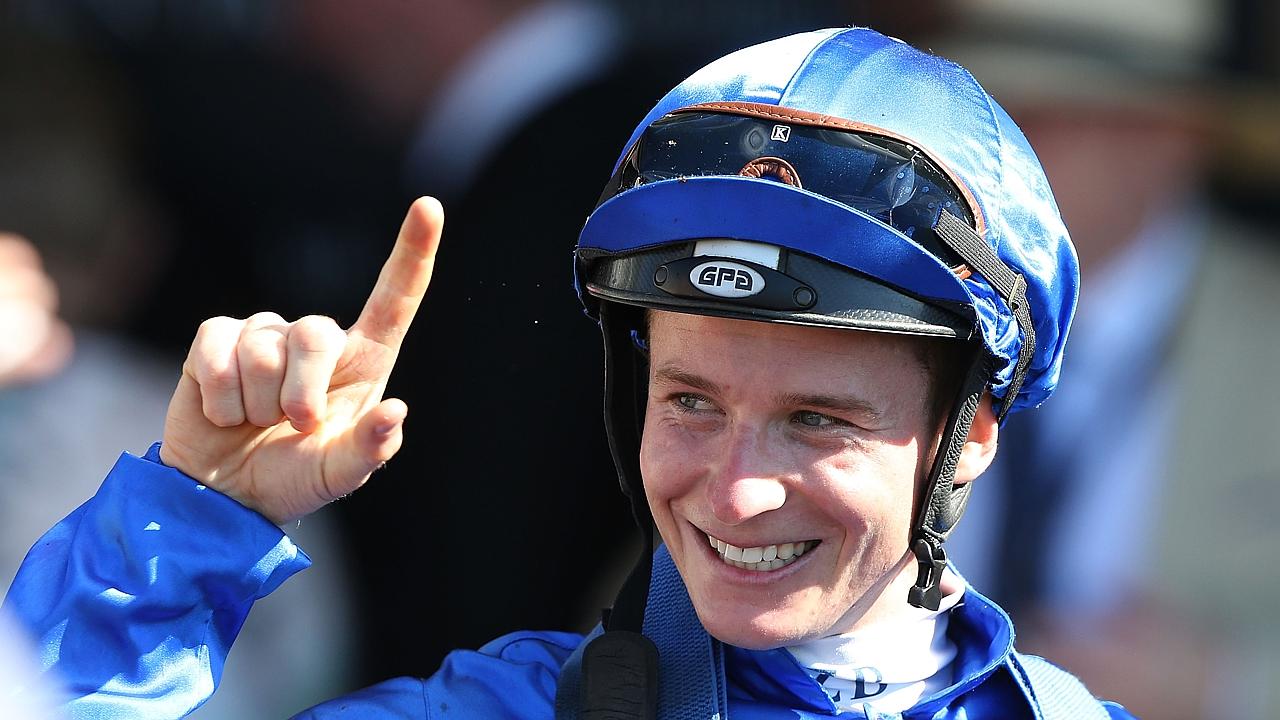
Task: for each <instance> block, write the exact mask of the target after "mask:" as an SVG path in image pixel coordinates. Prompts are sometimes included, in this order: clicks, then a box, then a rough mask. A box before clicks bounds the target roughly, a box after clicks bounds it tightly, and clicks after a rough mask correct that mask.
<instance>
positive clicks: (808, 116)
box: [672, 101, 987, 235]
mask: <svg viewBox="0 0 1280 720" xmlns="http://www.w3.org/2000/svg"><path fill="white" fill-rule="evenodd" d="M682 112H722V113H731V114H734V115H745V116H747V117H755V118H760V119H762V120H781V121H783V122H788V123H792V124H795V125H809V126H812V127H821V128H831V129H834V130H852V131H854V132H865V133H870V134H872V135H880V136H882V137H887V138H890V139H893V140H897V141H898V142H901V143H906V144H907V145H910V146H912V147H914V148H917V149H919V150H920V152H922V153H924V154H925V156H926V157H928V158H929V159H930V160H932V161H933V163H934V164H935V165H937V166H938V167H939V168H940V169H941V170H942V172H944V173H946V175H947V177H948V178H950V179H951V182H952V184H954V185H955V186H956V189H958V190H959V191H960V194H962V195H964V199H965V201H967V202H968V203H969V208H970V209H971V210H972V211H973V217H974V222H975V223H976V224H977V226H978V227H977V230H978V234H979V235H983V234H985V232H986V228H987V221H986V218H984V217H983V215H982V206H981V205H979V204H978V199H977V197H975V196H974V194H973V193H972V192H971V191H970V190H969V187H968V186H967V185H965V184H964V183H963V182H961V180H960V177H959V176H958V175H956V174H955V173H954V172H952V170H951V168H950V167H948V166H947V164H946V163H944V162H942V161H940V160H938V155H937V154H936V153H933V152H930V151H929V149H928V148H926V147H922V146H921V145H920V143H919V142H917V141H916V140H913V139H912V138H909V137H906V136H904V135H901V134H899V133H895V132H893V131H891V130H885V129H884V128H880V127H876V126H875V125H868V124H866V123H861V122H858V121H856V120H849V119H847V118H842V117H836V116H835V115H822V114H820V113H815V112H809V111H807V110H796V109H794V108H788V107H783V106H781V105H767V104H765V103H755V102H727V101H726V102H707V103H698V104H697V105H688V106H686V107H682V108H680V109H678V110H674V111H672V114H675V113H682Z"/></svg>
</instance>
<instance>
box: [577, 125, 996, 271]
mask: <svg viewBox="0 0 1280 720" xmlns="http://www.w3.org/2000/svg"><path fill="white" fill-rule="evenodd" d="M725 175H742V176H747V177H764V178H769V179H772V180H776V181H778V182H783V183H786V184H788V185H792V186H795V187H798V188H802V189H804V190H808V191H810V192H813V193H816V194H818V195H822V196H824V197H826V198H829V199H831V200H834V201H836V202H838V203H841V204H843V205H847V206H849V207H852V208H855V209H857V210H860V211H862V212H864V213H866V214H868V215H870V216H871V217H873V218H875V219H877V220H879V221H881V222H883V223H885V224H886V225H889V226H890V227H892V228H894V229H896V230H898V231H899V232H901V233H902V234H903V235H906V236H907V237H909V238H911V239H912V240H914V241H915V242H916V243H918V244H920V245H921V246H923V247H924V248H925V249H926V250H928V251H929V252H931V253H932V254H933V255H934V256H935V257H937V258H939V259H940V260H942V261H943V262H944V263H946V264H948V265H951V266H955V265H959V264H961V263H962V262H963V261H962V260H961V259H960V258H959V257H957V256H956V255H955V253H954V252H952V251H951V249H950V248H948V247H947V246H946V245H945V244H944V243H942V242H941V241H939V240H938V238H937V236H936V235H935V233H934V230H933V228H934V226H935V225H936V224H937V222H938V219H939V217H940V215H941V213H942V212H944V211H947V212H950V213H951V214H952V215H955V216H956V217H958V218H959V219H960V220H962V221H963V222H965V223H966V224H968V225H969V226H970V227H973V226H974V222H973V213H972V212H971V211H970V209H969V207H968V204H967V203H966V202H965V200H964V196H963V194H962V193H961V192H960V191H959V190H958V189H957V188H956V186H955V184H954V183H953V182H952V181H951V180H950V179H949V178H948V177H947V175H946V173H944V172H943V171H942V170H941V169H940V168H939V167H938V166H937V165H936V164H934V162H933V161H932V160H930V159H929V158H928V157H927V156H926V155H924V153H922V152H920V150H918V149H917V148H915V147H913V146H911V145H909V144H907V143H904V142H901V141H899V140H895V139H893V138H890V137H886V136H882V135H875V134H872V133H869V132H860V131H855V130H842V129H835V128H830V127H815V126H809V125H797V124H780V123H776V122H772V121H769V120H766V119H762V118H758V117H751V116H745V115H736V114H728V113H722V112H702V111H684V112H678V113H673V114H671V115H667V116H666V117H663V118H661V119H659V120H657V121H656V122H654V123H653V124H652V125H650V126H649V127H648V129H647V130H645V132H644V133H643V134H642V135H641V136H640V139H639V140H638V141H637V142H636V143H635V145H633V146H632V148H631V150H630V151H629V152H628V153H627V154H626V155H625V156H624V157H623V159H622V161H621V163H619V166H618V169H617V170H616V171H615V172H614V174H613V177H612V178H610V180H609V183H608V184H607V185H606V186H605V189H604V192H603V194H602V195H601V197H600V200H599V203H603V202H605V201H606V200H608V199H610V198H612V197H613V196H615V195H617V194H619V193H621V192H624V191H626V190H629V189H631V188H635V187H640V186H642V185H646V184H649V183H653V182H659V181H662V180H673V179H680V178H691V177H701V176H725ZM599 203H597V204H599Z"/></svg>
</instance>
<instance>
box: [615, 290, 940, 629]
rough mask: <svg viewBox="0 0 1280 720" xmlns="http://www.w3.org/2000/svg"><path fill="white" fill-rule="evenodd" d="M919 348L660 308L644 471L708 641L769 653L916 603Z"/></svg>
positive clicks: (929, 425) (893, 340) (926, 417)
mask: <svg viewBox="0 0 1280 720" xmlns="http://www.w3.org/2000/svg"><path fill="white" fill-rule="evenodd" d="M913 342H917V341H915V340H910V339H906V338H902V337H897V336H892V335H886V334H881V333H869V332H858V331H851V330H834V329H822V328H810V327H798V326H788V325H781V324H771V323H761V322H750V321H744V320H727V319H723V318H713V317H706V316H699V315H685V314H679V313H668V312H654V313H651V323H650V333H649V343H650V353H651V354H650V363H651V364H650V378H649V400H648V406H647V410H646V416H645V426H644V436H643V442H642V446H641V452H640V466H641V471H642V474H643V476H644V484H645V491H646V494H647V496H648V500H649V505H650V507H651V508H652V510H653V517H654V520H655V522H656V523H657V526H658V530H659V532H661V534H662V538H663V540H664V541H665V542H666V544H667V547H668V548H669V549H670V551H671V556H672V557H673V558H674V560H675V562H676V565H677V567H678V568H679V570H680V574H681V576H682V577H683V578H684V581H685V584H686V585H687V586H688V589H689V594H690V596H691V597H692V599H693V604H694V607H695V608H696V609H697V612H698V616H699V617H700V618H701V620H702V622H703V624H704V625H705V626H706V628H707V630H708V631H710V633H711V634H712V635H714V636H715V637H717V638H719V639H721V640H723V641H725V642H728V643H730V644H733V645H738V646H740V647H747V648H754V649H763V648H770V647H777V646H781V645H787V644H793V643H795V642H797V641H800V640H804V639H810V638H817V637H823V636H826V635H831V634H834V633H839V632H847V631H850V630H853V629H855V628H857V627H859V626H862V625H864V624H866V623H870V622H874V621H876V620H878V619H880V618H883V617H885V616H887V615H889V614H892V613H894V612H898V611H900V610H903V609H906V608H907V607H908V606H907V604H906V596H907V589H908V588H909V587H910V586H911V584H912V583H913V582H914V580H915V563H914V560H913V556H912V555H911V554H910V553H909V552H908V546H909V540H910V531H911V522H912V508H913V499H914V493H915V490H916V488H917V487H918V486H919V485H920V482H919V480H920V477H921V472H922V470H921V468H923V467H926V466H927V462H925V461H924V457H925V455H926V454H930V453H932V451H933V447H934V443H935V440H936V436H937V431H938V429H937V428H936V427H934V426H933V422H932V418H931V416H932V413H931V412H930V402H929V398H930V394H929V378H928V374H927V372H926V370H925V368H924V366H923V364H922V362H921V359H920V353H919V352H918V349H917V347H915V346H913V345H912V343H913Z"/></svg>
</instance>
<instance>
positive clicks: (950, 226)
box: [933, 210, 1036, 421]
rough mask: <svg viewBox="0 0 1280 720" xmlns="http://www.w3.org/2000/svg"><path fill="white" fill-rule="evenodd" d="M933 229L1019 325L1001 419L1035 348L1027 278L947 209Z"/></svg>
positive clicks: (1015, 393)
mask: <svg viewBox="0 0 1280 720" xmlns="http://www.w3.org/2000/svg"><path fill="white" fill-rule="evenodd" d="M933 231H934V233H935V234H936V235H937V236H938V238H939V239H940V240H942V242H944V243H946V245H947V247H948V248H950V249H951V250H952V251H953V252H955V253H956V254H957V255H959V256H960V258H961V259H963V260H964V261H965V263H966V264H968V266H969V268H970V269H971V270H974V271H975V272H977V273H978V274H979V275H981V276H982V277H984V278H986V280H987V282H988V283H989V284H990V285H991V288H992V289H993V290H995V291H996V294H998V295H999V296H1000V297H1001V298H1002V299H1003V300H1004V301H1005V303H1006V304H1007V305H1008V306H1009V310H1010V311H1011V312H1012V313H1013V319H1014V321H1015V322H1016V323H1017V324H1018V329H1019V330H1021V331H1022V347H1021V348H1019V350H1018V363H1017V365H1015V366H1014V369H1013V378H1012V379H1010V381H1009V388H1008V390H1007V391H1006V392H1005V395H1004V401H1003V402H1002V403H1001V405H1000V409H999V411H998V412H997V413H996V419H997V420H1000V421H1003V420H1004V417H1005V415H1008V414H1009V409H1010V408H1012V407H1013V402H1014V400H1016V399H1017V397H1018V391H1019V390H1020V389H1021V388H1022V383H1023V381H1025V380H1026V378H1027V370H1028V368H1030V366H1031V358H1032V357H1034V356H1035V352H1036V330H1035V326H1034V325H1033V324H1032V323H1031V305H1030V303H1028V302H1027V280H1026V278H1024V277H1023V276H1022V275H1021V274H1019V273H1017V272H1014V271H1013V270H1012V269H1011V268H1010V267H1009V266H1008V265H1005V264H1004V261H1002V260H1001V259H1000V257H999V256H998V255H996V253H995V251H994V250H992V249H991V246H990V245H988V244H987V243H986V241H984V240H983V239H982V238H981V237H979V236H978V233H976V232H975V231H974V230H973V228H971V227H969V225H968V224H966V223H965V222H964V221H963V220H960V219H959V218H957V217H956V216H955V215H952V214H951V213H950V212H947V211H946V210H944V211H942V212H941V213H940V214H939V215H938V222H937V223H936V224H934V226H933Z"/></svg>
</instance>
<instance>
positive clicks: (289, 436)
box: [160, 198, 444, 523]
mask: <svg viewBox="0 0 1280 720" xmlns="http://www.w3.org/2000/svg"><path fill="white" fill-rule="evenodd" d="M443 224H444V213H443V211H442V209H441V207H440V204H439V203H438V202H437V201H435V200H434V199H432V198H419V199H418V200H417V201H416V202H414V204H413V205H412V206H411V207H410V208H409V213H408V215H406V216H405V220H404V225H403V226H402V227H401V228H400V236H399V237H398V238H397V240H396V244H395V247H394V248H393V249H392V251H391V256H390V257H389V258H388V259H387V262H386V264H385V265H383V267H382V273H381V274H380V275H379V276H378V282H377V284H376V285H375V286H374V288H373V292H372V293H371V294H370V295H369V299H368V301H367V302H366V303H365V307H364V311H363V312H362V313H361V314H360V318H359V319H358V320H357V321H356V323H355V325H353V326H352V327H351V328H350V329H349V330H346V331H343V330H342V329H341V328H339V327H338V325H337V324H336V323H335V322H334V321H333V320H331V319H329V318H326V317H320V316H308V317H304V318H302V319H300V320H296V321H294V322H291V323H290V322H285V320H284V319H283V318H281V317H280V316H279V315H276V314H274V313H259V314H257V315H254V316H252V317H250V318H248V319H245V320H237V319H233V318H225V317H220V318H213V319H210V320H206V321H205V322H204V323H203V324H201V326H200V330H199V331H198V332H197V334H196V338H195V340H194V342H192V344H191V351H190V353H189V354H188V356H187V360H186V362H185V363H184V364H183V368H182V378H181V380H179V381H178V388H177V390H175V391H174V394H173V399H172V400H171V401H170V402H169V412H168V415H167V417H166V418H165V428H164V444H163V446H162V447H161V449H160V458H161V460H163V461H164V462H165V464H167V465H170V466H173V467H175V468H177V469H179V470H181V471H182V472H184V473H186V474H187V475H189V476H191V477H192V478H195V479H196V480H198V481H199V482H201V483H203V484H205V485H207V486H209V487H211V488H213V489H215V490H218V491H219V492H222V493H225V494H227V495H229V496H231V497H233V498H235V499H236V500H238V501H239V502H241V503H243V504H244V505H246V506H248V507H250V508H253V509H254V510H257V511H258V512H260V513H262V514H263V515H265V516H266V517H268V518H270V519H271V520H272V521H274V522H276V523H285V522H288V521H290V520H292V519H295V518H299V517H302V516H303V515H306V514H307V513H310V512H312V511H314V510H316V509H317V508H319V507H321V506H323V505H325V504H326V503H329V502H331V501H332V500H334V499H335V498H338V497H341V496H343V495H346V494H348V493H351V492H352V491H354V490H355V489H357V488H359V487H360V486H361V485H363V484H364V482H365V481H366V480H368V478H369V475H370V473H372V472H373V471H374V470H375V469H377V468H378V467H379V466H380V465H382V464H383V463H385V462H386V461H387V460H388V459H390V458H391V456H392V455H394V454H395V453H396V451H397V450H399V449H400V443H401V440H402V425H403V422H404V418H405V414H406V413H407V412H408V408H407V407H406V406H405V404H404V403H403V402H401V401H400V400H395V399H387V400H384V399H383V398H382V394H383V391H384V389H385V388H386V384H387V379H388V378H389V377H390V375H391V368H392V366H393V365H394V364H395V361H396V357H397V355H398V354H399V351H400V343H401V341H402V340H403V339H404V335H405V331H407V330H408V328H409V323H410V322H412V320H413V316H414V314H415V313H416V312H417V310H418V305H419V304H420V303H421V302H422V296H423V293H425V292H426V289H427V285H428V283H429V282H430V281H431V270H432V267H433V265H434V263H435V254H436V248H437V246H438V245H439V242H440V231H441V228H442V226H443Z"/></svg>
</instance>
